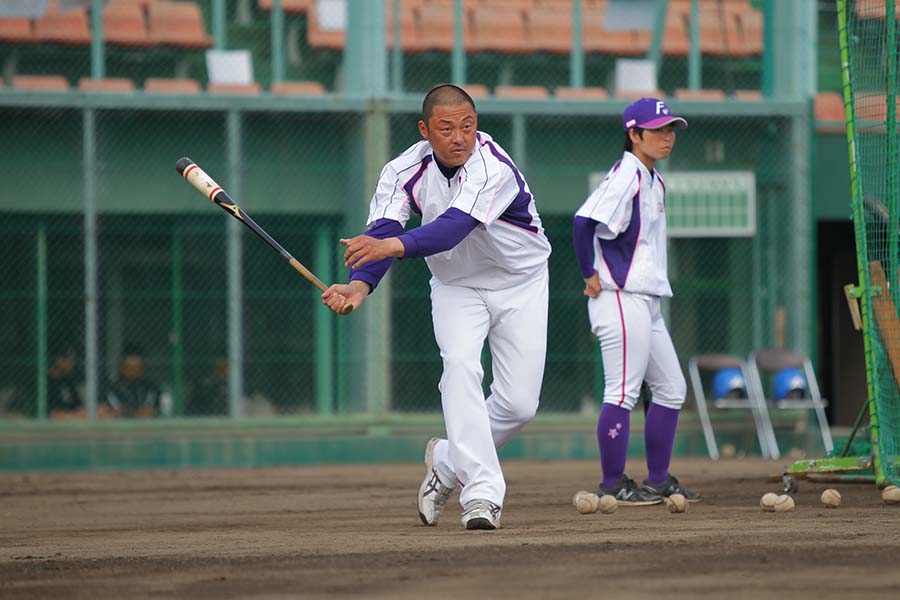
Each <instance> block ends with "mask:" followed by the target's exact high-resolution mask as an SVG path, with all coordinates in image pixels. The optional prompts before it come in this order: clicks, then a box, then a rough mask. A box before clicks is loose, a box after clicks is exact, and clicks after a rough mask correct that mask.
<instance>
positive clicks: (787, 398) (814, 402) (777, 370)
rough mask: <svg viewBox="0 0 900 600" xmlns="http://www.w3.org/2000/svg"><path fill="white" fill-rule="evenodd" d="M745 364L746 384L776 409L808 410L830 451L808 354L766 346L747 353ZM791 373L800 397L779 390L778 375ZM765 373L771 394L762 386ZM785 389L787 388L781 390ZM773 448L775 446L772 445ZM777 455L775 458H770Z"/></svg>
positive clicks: (830, 442) (831, 444)
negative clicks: (798, 381) (769, 377)
mask: <svg viewBox="0 0 900 600" xmlns="http://www.w3.org/2000/svg"><path fill="white" fill-rule="evenodd" d="M747 367H748V371H749V374H750V383H751V385H753V386H755V387H756V393H757V394H759V397H760V398H763V399H766V398H768V399H767V400H764V402H766V404H768V405H771V406H773V407H775V408H778V409H811V410H813V411H814V412H815V413H816V417H817V418H818V424H819V430H820V433H821V434H822V443H823V444H824V446H825V452H826V453H830V452H831V451H832V450H834V442H833V441H832V439H831V429H830V427H829V426H828V419H827V418H826V416H825V405H826V402H825V400H823V399H822V395H821V392H820V391H819V383H818V380H817V379H816V373H815V371H814V370H813V367H812V362H811V361H810V360H809V357H808V356H806V355H805V354H801V353H799V352H791V351H788V350H779V349H775V348H767V349H763V350H756V351H754V352H751V353H750V356H749V357H748V359H747ZM788 371H790V372H793V373H795V374H796V376H797V377H799V378H800V379H801V383H802V385H801V386H800V387H801V392H802V396H800V397H792V396H791V394H785V395H782V394H780V393H779V390H778V387H779V378H780V376H781V375H782V374H783V373H786V372H788ZM763 373H767V374H770V375H772V376H773V377H774V386H773V389H772V393H771V394H766V393H765V390H764V388H763V382H762V376H761V374H763ZM785 391H789V390H785ZM775 448H776V449H777V446H775ZM773 458H777V457H773Z"/></svg>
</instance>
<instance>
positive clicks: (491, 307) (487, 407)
mask: <svg viewBox="0 0 900 600" xmlns="http://www.w3.org/2000/svg"><path fill="white" fill-rule="evenodd" d="M548 282H549V277H548V273H547V269H546V268H543V269H541V270H540V271H539V273H537V274H535V275H533V276H531V277H530V278H528V279H527V280H525V281H524V282H523V283H521V284H519V285H517V286H513V287H510V288H506V289H502V290H485V289H478V288H468V287H460V286H452V285H444V284H442V283H441V282H439V281H437V280H436V279H434V278H432V280H431V305H432V310H431V312H432V319H433V321H434V335H435V338H436V340H437V343H438V346H439V347H440V349H441V358H442V359H443V362H444V372H443V375H442V376H441V382H440V385H439V386H438V389H439V390H440V392H441V403H442V405H443V409H444V425H445V427H446V429H447V439H446V440H441V441H440V442H439V443H438V444H437V445H436V446H435V449H434V466H435V469H436V471H437V474H438V478H440V480H441V481H442V482H443V483H444V485H448V486H455V485H456V484H457V483H459V484H462V486H463V488H462V490H461V492H460V497H459V500H460V503H461V504H463V505H465V504H466V503H467V502H469V501H470V500H475V499H485V500H490V501H491V502H494V503H495V504H497V505H499V506H503V498H504V496H505V495H506V482H505V481H504V479H503V472H502V470H501V469H500V460H499V459H498V457H497V450H498V449H499V448H501V447H502V446H503V445H504V444H505V443H506V442H508V441H509V440H510V438H512V437H513V435H515V434H516V433H517V432H518V431H519V430H521V429H522V427H524V426H525V424H526V423H528V421H530V420H531V419H532V418H533V417H534V414H535V412H536V411H537V408H538V399H539V397H540V393H541V382H542V380H543V376H544V360H545V357H546V352H547V304H548V299H549V285H548ZM485 338H487V339H488V344H489V346H490V350H491V366H492V367H491V370H492V375H493V381H492V382H491V394H490V396H488V398H487V399H485V397H484V392H483V391H482V378H483V376H484V370H483V368H482V365H481V351H482V348H483V347H484V340H485Z"/></svg>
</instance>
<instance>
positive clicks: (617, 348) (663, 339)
mask: <svg viewBox="0 0 900 600" xmlns="http://www.w3.org/2000/svg"><path fill="white" fill-rule="evenodd" d="M588 316H589V317H590V321H591V331H592V332H593V334H594V335H596V336H597V339H599V340H600V352H601V354H602V356H603V375H604V382H605V385H604V392H603V401H604V402H609V403H610V404H615V405H617V406H622V407H624V408H627V409H628V410H631V409H632V408H634V405H635V403H636V402H637V399H638V394H639V393H640V389H641V382H643V381H646V382H647V384H648V385H649V386H650V390H651V391H652V392H653V402H655V403H656V404H661V405H662V406H666V407H668V408H674V409H676V410H678V409H680V408H681V405H682V404H684V397H685V394H686V393H687V385H686V383H685V380H684V375H683V374H682V372H681V365H680V364H679V363H678V355H677V354H676V353H675V346H674V345H673V344H672V338H671V337H670V336H669V330H668V329H666V323H665V321H663V318H662V313H661V312H660V300H659V297H658V296H648V295H645V294H631V293H629V292H623V291H619V290H603V291H602V292H600V295H599V296H598V297H597V298H590V299H589V300H588Z"/></svg>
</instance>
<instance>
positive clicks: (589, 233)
mask: <svg viewBox="0 0 900 600" xmlns="http://www.w3.org/2000/svg"><path fill="white" fill-rule="evenodd" d="M596 227H597V222H596V221H594V220H593V219H588V218H587V217H575V221H574V223H573V224H572V244H573V245H574V246H575V258H576V259H578V268H579V269H580V270H581V276H582V277H583V278H584V279H589V278H590V277H593V276H594V230H595V229H596Z"/></svg>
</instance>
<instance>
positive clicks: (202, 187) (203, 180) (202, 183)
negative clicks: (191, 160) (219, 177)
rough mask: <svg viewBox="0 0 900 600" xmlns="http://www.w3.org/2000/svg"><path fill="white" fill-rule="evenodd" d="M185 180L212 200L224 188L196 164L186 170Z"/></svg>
mask: <svg viewBox="0 0 900 600" xmlns="http://www.w3.org/2000/svg"><path fill="white" fill-rule="evenodd" d="M184 178H185V179H187V180H188V183H190V184H191V185H192V186H194V187H195V188H197V189H198V190H199V191H200V193H201V194H203V195H204V196H206V197H207V198H209V199H210V200H212V199H213V198H215V197H216V194H218V193H219V192H220V191H221V190H222V188H221V187H219V184H218V183H216V182H215V181H214V180H213V178H212V177H210V176H209V175H207V174H206V171H204V170H203V169H201V168H200V167H198V166H197V165H196V164H193V165H191V166H189V167H188V168H187V169H185V170H184Z"/></svg>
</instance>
